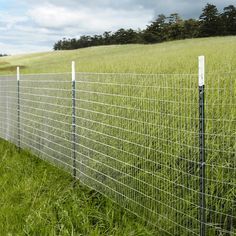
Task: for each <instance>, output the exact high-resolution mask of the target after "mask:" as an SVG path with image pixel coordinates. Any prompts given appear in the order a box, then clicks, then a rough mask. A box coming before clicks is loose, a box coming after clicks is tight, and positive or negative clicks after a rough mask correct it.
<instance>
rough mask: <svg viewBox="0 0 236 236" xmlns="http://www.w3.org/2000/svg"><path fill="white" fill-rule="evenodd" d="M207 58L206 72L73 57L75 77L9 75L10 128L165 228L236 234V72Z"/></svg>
mask: <svg viewBox="0 0 236 236" xmlns="http://www.w3.org/2000/svg"><path fill="white" fill-rule="evenodd" d="M202 66H204V62H203V59H201V58H200V64H199V75H197V74H182V75H181V74H173V75H171V74H166V75H165V74H156V75H154V74H153V75H144V74H142V75H141V74H140V75H139V74H124V73H123V74H114V73H111V74H109V73H103V74H99V73H75V67H74V64H73V73H72V76H71V74H70V73H65V74H38V75H37V74H35V75H25V74H19V71H18V75H17V77H16V76H2V77H1V76H0V137H1V138H3V139H5V140H8V141H10V142H12V143H15V144H16V145H17V146H19V148H20V149H29V150H31V151H32V152H33V153H34V154H36V155H38V156H39V157H40V158H42V159H45V160H47V161H49V162H51V163H52V164H54V165H57V166H59V167H61V168H63V169H64V170H66V171H68V172H70V173H71V174H72V175H73V176H74V177H75V178H76V179H79V180H80V181H81V182H82V183H84V184H85V185H87V186H89V187H91V188H93V189H95V190H97V191H99V192H101V193H102V194H104V195H106V196H107V197H109V198H110V199H112V200H113V201H115V202H116V203H118V204H119V205H121V206H123V207H124V208H126V209H127V210H129V211H131V212H133V213H135V214H136V215H137V216H139V217H140V218H143V219H144V220H145V221H147V222H148V223H150V225H154V226H155V227H156V228H157V229H158V230H159V231H160V232H159V233H160V235H236V213H235V211H236V155H235V154H236V107H235V106H236V101H235V100H236V98H235V93H236V81H235V77H236V73H220V74H217V73H215V74H214V73H211V74H205V73H204V68H202ZM204 76H205V84H204V83H203V84H202V83H201V81H200V80H201V79H203V78H204ZM17 78H18V79H17ZM199 82H200V83H199Z"/></svg>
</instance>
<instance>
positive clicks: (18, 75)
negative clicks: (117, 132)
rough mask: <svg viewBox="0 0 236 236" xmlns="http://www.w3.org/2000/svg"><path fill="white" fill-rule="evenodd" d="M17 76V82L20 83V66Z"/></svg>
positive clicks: (17, 69)
mask: <svg viewBox="0 0 236 236" xmlns="http://www.w3.org/2000/svg"><path fill="white" fill-rule="evenodd" d="M16 74H17V81H19V80H20V67H19V66H17V68H16Z"/></svg>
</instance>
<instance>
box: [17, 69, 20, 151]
mask: <svg viewBox="0 0 236 236" xmlns="http://www.w3.org/2000/svg"><path fill="white" fill-rule="evenodd" d="M17 130H18V131H17V134H18V137H17V140H18V141H17V146H18V151H19V152H20V145H21V143H20V67H17Z"/></svg>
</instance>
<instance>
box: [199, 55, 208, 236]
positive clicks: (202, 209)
mask: <svg viewBox="0 0 236 236" xmlns="http://www.w3.org/2000/svg"><path fill="white" fill-rule="evenodd" d="M198 63H199V65H198V70H199V72H198V83H199V164H200V168H199V171H200V173H199V174H200V212H199V214H200V236H205V234H206V227H205V225H206V197H205V164H206V163H205V114H204V109H205V108H204V80H205V57H204V56H199V58H198Z"/></svg>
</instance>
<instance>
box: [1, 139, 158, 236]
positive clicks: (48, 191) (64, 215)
mask: <svg viewBox="0 0 236 236" xmlns="http://www.w3.org/2000/svg"><path fill="white" fill-rule="evenodd" d="M0 173H1V174H0V199H1V201H0V232H1V235H2V236H5V235H6V236H7V235H8V236H9V235H19V236H20V235H45V236H46V235H63V236H64V235H68V236H71V235H88V236H95V235H96V236H97V235H116V236H120V235H127V236H146V235H155V233H154V231H151V230H149V229H148V228H145V226H142V225H141V224H140V223H139V221H138V220H137V219H136V218H135V217H134V216H133V215H130V214H128V213H127V212H125V211H124V210H122V209H121V208H120V207H117V205H114V204H113V203H111V202H110V201H109V200H107V199H105V198H104V197H102V196H101V195H100V194H98V193H96V192H95V191H93V190H90V189H88V188H86V187H82V186H81V185H79V183H78V184H77V186H76V188H75V189H74V188H72V178H71V176H70V175H68V174H66V173H64V172H63V171H61V170H59V169H57V168H55V167H52V166H50V165H48V164H47V163H45V162H44V161H41V160H40V159H38V158H36V157H35V156H32V155H31V154H29V153H27V152H21V153H20V154H19V153H18V151H17V149H16V148H15V146H14V145H11V144H9V143H7V142H5V141H3V140H0Z"/></svg>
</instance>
